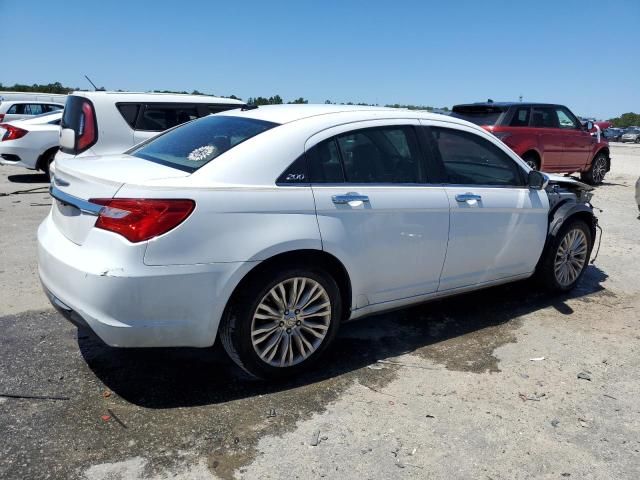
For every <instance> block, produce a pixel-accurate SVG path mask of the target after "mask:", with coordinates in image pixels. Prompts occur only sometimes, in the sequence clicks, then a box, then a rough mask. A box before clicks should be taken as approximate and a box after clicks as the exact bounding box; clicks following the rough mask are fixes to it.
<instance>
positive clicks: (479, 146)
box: [430, 127, 524, 186]
mask: <svg viewBox="0 0 640 480" xmlns="http://www.w3.org/2000/svg"><path fill="white" fill-rule="evenodd" d="M430 130H431V136H432V139H433V142H434V145H435V147H436V151H437V152H438V153H439V155H440V158H441V160H442V163H443V166H444V171H445V177H446V178H445V183H449V184H455V185H497V186H521V185H523V184H524V182H523V176H522V172H521V169H520V167H518V165H517V164H516V162H514V161H513V159H511V158H510V157H509V156H508V155H507V154H506V153H505V152H503V151H502V150H501V149H500V148H498V147H497V146H496V145H494V144H493V143H491V142H489V141H488V140H486V139H484V138H482V137H480V136H479V135H476V134H474V133H470V132H464V131H461V130H454V129H450V128H440V127H433V128H431V129H430Z"/></svg>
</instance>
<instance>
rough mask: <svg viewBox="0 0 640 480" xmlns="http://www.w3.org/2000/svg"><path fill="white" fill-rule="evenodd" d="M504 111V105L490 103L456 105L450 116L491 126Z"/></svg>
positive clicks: (497, 121)
mask: <svg viewBox="0 0 640 480" xmlns="http://www.w3.org/2000/svg"><path fill="white" fill-rule="evenodd" d="M505 111H506V108H504V107H498V106H491V105H456V106H455V107H453V112H452V113H451V116H452V117H456V118H460V119H462V120H466V121H467V122H471V123H475V124H476V125H484V126H492V125H497V124H498V123H499V120H500V119H501V117H502V114H503V113H504V112H505Z"/></svg>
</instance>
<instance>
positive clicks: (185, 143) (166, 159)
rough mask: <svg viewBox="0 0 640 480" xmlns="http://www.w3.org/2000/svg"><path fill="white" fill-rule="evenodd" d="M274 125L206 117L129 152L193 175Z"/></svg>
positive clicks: (242, 119)
mask: <svg viewBox="0 0 640 480" xmlns="http://www.w3.org/2000/svg"><path fill="white" fill-rule="evenodd" d="M65 113H66V112H65ZM276 125H277V124H276V123H272V122H265V121H262V120H255V119H252V118H242V117H225V116H207V117H203V118H201V119H199V120H197V121H195V122H192V123H189V124H188V125H184V126H182V127H180V128H176V129H174V130H171V131H169V132H166V133H164V134H162V135H159V136H157V137H154V138H153V139H151V140H149V141H148V142H146V143H144V144H142V145H141V146H140V147H138V148H136V149H134V150H131V151H129V152H128V153H129V154H130V155H133V156H134V157H139V158H143V159H145V160H149V161H151V162H155V163H160V164H163V165H168V166H170V167H174V168H178V169H180V170H184V171H187V172H195V171H196V170H198V169H199V168H201V167H203V166H204V165H206V164H207V163H209V162H210V161H212V160H213V159H215V158H216V157H218V156H220V155H221V154H223V153H224V152H226V151H227V150H230V149H231V148H233V147H235V146H236V145H238V144H240V143H242V142H244V141H245V140H248V139H249V138H251V137H254V136H256V135H259V134H260V133H262V132H265V131H266V130H269V129H271V128H273V127H275V126H276Z"/></svg>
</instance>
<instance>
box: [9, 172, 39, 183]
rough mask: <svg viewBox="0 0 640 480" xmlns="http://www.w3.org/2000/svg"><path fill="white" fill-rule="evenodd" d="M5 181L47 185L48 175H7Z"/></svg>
mask: <svg viewBox="0 0 640 480" xmlns="http://www.w3.org/2000/svg"><path fill="white" fill-rule="evenodd" d="M7 179H8V180H9V181H10V182H11V183H49V175H47V174H46V173H40V172H38V173H35V172H34V173H26V174H19V175H9V176H8V177H7Z"/></svg>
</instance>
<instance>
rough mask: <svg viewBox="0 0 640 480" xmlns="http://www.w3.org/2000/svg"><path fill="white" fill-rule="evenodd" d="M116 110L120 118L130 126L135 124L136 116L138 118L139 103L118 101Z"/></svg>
mask: <svg viewBox="0 0 640 480" xmlns="http://www.w3.org/2000/svg"><path fill="white" fill-rule="evenodd" d="M117 107H118V111H119V112H120V115H122V118H124V119H125V121H126V122H127V123H128V124H129V126H130V127H131V128H135V126H136V118H138V112H139V111H140V104H139V103H118V104H117Z"/></svg>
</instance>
